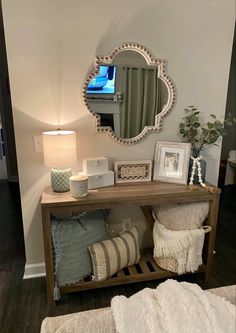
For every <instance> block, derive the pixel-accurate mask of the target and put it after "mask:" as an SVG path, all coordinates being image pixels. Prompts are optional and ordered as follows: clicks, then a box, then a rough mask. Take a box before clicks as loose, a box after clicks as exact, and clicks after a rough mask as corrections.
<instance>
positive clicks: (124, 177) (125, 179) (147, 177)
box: [114, 160, 152, 183]
mask: <svg viewBox="0 0 236 333" xmlns="http://www.w3.org/2000/svg"><path fill="white" fill-rule="evenodd" d="M114 171H115V182H116V183H129V182H145V181H151V180H152V161H151V160H144V161H115V162H114Z"/></svg>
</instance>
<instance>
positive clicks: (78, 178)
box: [70, 172, 88, 182]
mask: <svg viewBox="0 0 236 333" xmlns="http://www.w3.org/2000/svg"><path fill="white" fill-rule="evenodd" d="M87 179H88V176H87V175H85V174H84V173H82V172H81V173H78V174H77V175H74V176H71V177H70V180H73V181H75V182H76V181H77V182H79V181H81V180H87Z"/></svg>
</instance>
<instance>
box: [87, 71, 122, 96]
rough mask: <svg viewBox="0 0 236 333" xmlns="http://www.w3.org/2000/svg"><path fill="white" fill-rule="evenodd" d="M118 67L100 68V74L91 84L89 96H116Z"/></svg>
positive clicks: (88, 91) (88, 90)
mask: <svg viewBox="0 0 236 333" xmlns="http://www.w3.org/2000/svg"><path fill="white" fill-rule="evenodd" d="M115 82H116V66H100V67H99V74H98V75H96V76H94V78H93V79H92V80H91V81H90V82H89V85H88V88H87V94H114V93H115Z"/></svg>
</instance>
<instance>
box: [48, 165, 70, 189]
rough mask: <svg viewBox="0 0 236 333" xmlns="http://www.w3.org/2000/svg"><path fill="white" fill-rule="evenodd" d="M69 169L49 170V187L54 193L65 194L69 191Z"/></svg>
mask: <svg viewBox="0 0 236 333" xmlns="http://www.w3.org/2000/svg"><path fill="white" fill-rule="evenodd" d="M71 176H72V170H71V168H69V169H65V170H57V169H51V186H52V189H53V191H54V192H67V191H69V189H70V180H69V179H70V177H71Z"/></svg>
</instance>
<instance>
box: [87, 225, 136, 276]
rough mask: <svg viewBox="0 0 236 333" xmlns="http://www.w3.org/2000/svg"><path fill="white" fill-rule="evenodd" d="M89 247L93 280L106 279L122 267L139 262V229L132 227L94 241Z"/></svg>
mask: <svg viewBox="0 0 236 333" xmlns="http://www.w3.org/2000/svg"><path fill="white" fill-rule="evenodd" d="M88 249H89V252H90V255H91V259H92V264H93V274H94V277H93V280H94V281H103V280H106V279H107V278H109V277H110V276H112V275H113V274H115V273H116V272H118V271H120V270H121V269H122V268H124V267H127V266H131V265H134V264H136V263H138V261H139V259H140V252H139V245H138V230H137V228H136V227H132V228H131V229H129V230H127V231H125V232H124V233H122V234H121V235H120V236H118V237H114V238H111V239H108V240H105V241H103V242H99V243H94V244H92V245H90V246H89V247H88Z"/></svg>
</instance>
